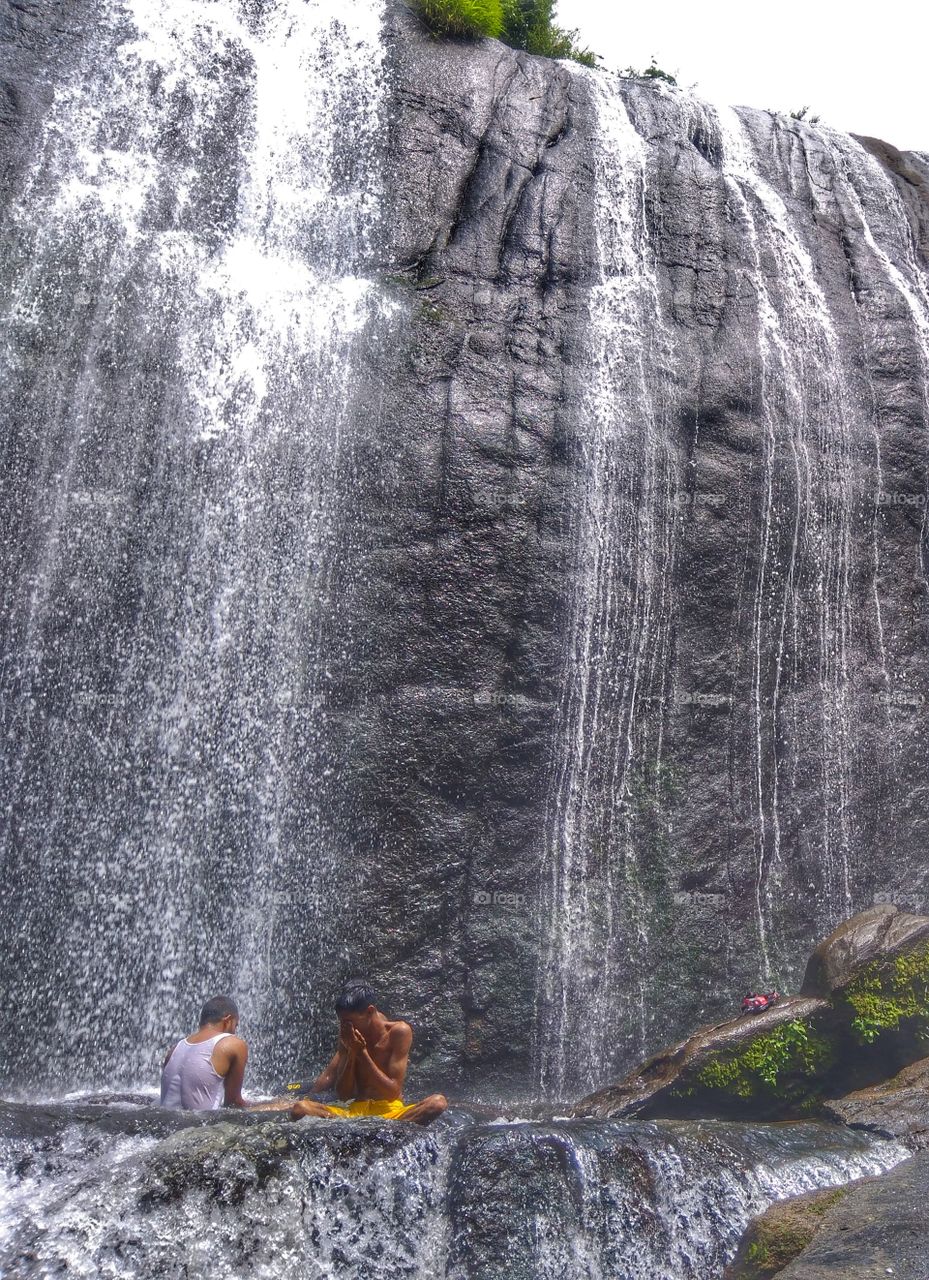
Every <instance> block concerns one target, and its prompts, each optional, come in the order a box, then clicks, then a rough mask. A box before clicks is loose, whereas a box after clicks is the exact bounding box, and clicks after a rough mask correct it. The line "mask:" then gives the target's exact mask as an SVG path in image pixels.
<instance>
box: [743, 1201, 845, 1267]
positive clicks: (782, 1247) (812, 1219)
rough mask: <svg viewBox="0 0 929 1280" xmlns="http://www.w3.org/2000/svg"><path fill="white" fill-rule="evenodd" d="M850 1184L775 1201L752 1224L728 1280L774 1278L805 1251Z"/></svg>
mask: <svg viewBox="0 0 929 1280" xmlns="http://www.w3.org/2000/svg"><path fill="white" fill-rule="evenodd" d="M847 1190H848V1187H847V1186H845V1187H829V1188H826V1189H825V1190H822V1191H814V1192H811V1193H809V1194H807V1195H803V1196H796V1197H794V1198H792V1199H790V1200H784V1201H781V1202H780V1203H777V1204H773V1205H771V1207H770V1208H769V1209H768V1210H767V1211H766V1212H765V1213H763V1214H762V1215H761V1217H760V1218H756V1219H755V1220H754V1222H752V1224H751V1225H750V1226H749V1228H748V1231H747V1232H746V1234H745V1236H744V1237H743V1240H742V1243H741V1245H740V1247H739V1252H738V1254H737V1255H736V1257H735V1259H734V1260H733V1262H732V1263H731V1265H730V1266H729V1268H728V1269H727V1271H726V1274H725V1280H770V1278H771V1277H773V1276H776V1275H777V1274H778V1273H779V1272H780V1271H782V1270H783V1268H784V1267H786V1266H787V1265H788V1264H789V1263H791V1262H792V1261H793V1260H794V1258H796V1257H797V1256H798V1255H799V1254H801V1253H802V1252H803V1250H804V1249H805V1248H806V1247H807V1245H808V1244H809V1243H810V1242H811V1241H812V1239H813V1237H814V1236H815V1235H816V1232H817V1231H818V1229H819V1226H820V1224H821V1222H822V1219H823V1216H824V1215H825V1214H826V1212H827V1211H828V1210H829V1209H831V1208H832V1206H833V1205H834V1204H836V1203H838V1201H839V1200H841V1199H842V1197H843V1196H844V1195H845V1193H846V1192H847Z"/></svg>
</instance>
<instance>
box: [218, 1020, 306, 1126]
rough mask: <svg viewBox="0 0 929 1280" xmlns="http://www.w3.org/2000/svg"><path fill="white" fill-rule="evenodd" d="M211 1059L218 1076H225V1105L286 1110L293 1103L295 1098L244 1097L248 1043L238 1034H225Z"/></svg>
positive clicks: (264, 1109)
mask: <svg viewBox="0 0 929 1280" xmlns="http://www.w3.org/2000/svg"><path fill="white" fill-rule="evenodd" d="M210 1061H211V1062H212V1063H213V1069H214V1071H215V1072H216V1074H217V1075H218V1076H222V1077H223V1086H224V1090H225V1096H224V1098H223V1106H224V1107H241V1108H242V1109H243V1110H245V1111H284V1110H285V1109H286V1108H289V1107H291V1106H292V1105H293V1098H274V1099H272V1100H270V1101H268V1102H246V1100H245V1099H244V1098H243V1097H242V1084H243V1082H244V1080H245V1067H246V1064H247V1063H248V1045H247V1044H246V1043H245V1041H244V1040H240V1039H239V1037H238V1036H224V1037H223V1039H222V1040H220V1042H219V1044H218V1045H216V1047H215V1048H214V1050H213V1054H212V1057H211V1059H210Z"/></svg>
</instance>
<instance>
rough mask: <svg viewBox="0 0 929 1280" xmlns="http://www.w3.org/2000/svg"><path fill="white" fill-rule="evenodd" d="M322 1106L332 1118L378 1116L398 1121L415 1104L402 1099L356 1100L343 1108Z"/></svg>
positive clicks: (326, 1104)
mask: <svg viewBox="0 0 929 1280" xmlns="http://www.w3.org/2000/svg"><path fill="white" fill-rule="evenodd" d="M323 1105H324V1106H325V1107H326V1110H327V1111H328V1112H330V1113H331V1114H332V1115H334V1116H353V1117H358V1116H380V1117H381V1119H383V1120H399V1119H400V1117H401V1116H405V1115H406V1113H407V1112H408V1111H412V1110H413V1108H414V1107H415V1106H416V1103H415V1102H410V1103H406V1102H404V1101H403V1099H402V1098H356V1099H355V1101H354V1102H350V1103H349V1104H348V1105H347V1106H345V1107H330V1106H329V1104H328V1103H324V1104H323Z"/></svg>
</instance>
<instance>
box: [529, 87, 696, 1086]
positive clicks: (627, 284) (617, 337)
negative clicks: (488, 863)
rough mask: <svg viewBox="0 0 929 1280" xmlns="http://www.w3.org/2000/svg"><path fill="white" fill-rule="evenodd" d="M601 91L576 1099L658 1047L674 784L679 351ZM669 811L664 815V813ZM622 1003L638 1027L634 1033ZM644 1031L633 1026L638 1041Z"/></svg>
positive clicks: (561, 967) (586, 433)
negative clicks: (669, 694)
mask: <svg viewBox="0 0 929 1280" xmlns="http://www.w3.org/2000/svg"><path fill="white" fill-rule="evenodd" d="M618 85H619V82H618V78H616V79H615V80H613V79H611V78H609V77H604V76H598V77H597V78H596V80H593V81H592V91H593V96H594V101H595V103H596V109H597V118H598V138H597V150H596V155H597V161H598V165H599V172H598V175H597V195H596V215H595V217H596V237H597V241H596V247H597V260H598V264H599V273H600V274H599V281H598V282H597V283H596V284H595V285H594V286H593V287H592V289H591V295H590V302H589V353H588V359H587V362H586V365H585V377H586V378H587V379H588V387H587V390H586V393H585V395H584V398H583V403H582V405H581V407H580V410H579V415H578V435H579V437H580V440H579V449H580V451H581V460H582V468H583V477H584V479H583V483H584V486H585V490H584V494H583V507H582V509H581V510H580V511H579V513H578V516H577V520H576V531H575V537H576V541H577V550H578V560H577V566H576V569H575V574H576V584H575V588H574V599H573V616H572V621H571V631H570V636H569V640H568V644H567V654H566V663H565V668H564V676H563V680H564V689H563V700H562V705H561V707H560V711H559V717H560V719H559V723H560V725H561V728H560V731H559V737H560V747H559V751H560V755H559V761H558V768H557V775H556V778H555V780H554V783H553V786H552V788H551V800H550V805H549V811H548V813H547V817H546V838H547V839H548V840H549V841H550V844H549V849H548V854H547V865H548V867H549V869H550V876H551V880H550V883H549V884H548V885H547V886H546V895H545V900H544V903H543V908H542V910H543V917H542V924H543V930H544V936H543V942H542V956H541V966H540V968H541V980H540V993H539V1008H538V1017H537V1025H538V1027H539V1031H538V1035H539V1045H538V1052H537V1064H538V1072H539V1075H538V1084H539V1087H540V1090H541V1091H542V1092H543V1093H547V1094H549V1095H552V1094H554V1095H555V1096H563V1094H564V1091H565V1089H566V1088H567V1087H568V1086H572V1087H573V1086H578V1087H583V1086H590V1085H591V1084H593V1082H594V1081H595V1080H596V1079H598V1078H600V1077H601V1073H602V1072H603V1071H604V1069H606V1067H607V1064H609V1063H610V1062H611V1061H614V1060H615V1059H616V1057H617V1055H618V1054H621V1053H622V1052H623V1051H624V1050H626V1051H628V1050H629V1048H630V1047H632V1048H635V1047H637V1046H638V1047H641V1044H642V1042H643V1039H644V1028H645V1013H646V1011H645V994H646V986H647V966H648V903H647V899H648V888H647V886H646V883H645V877H646V876H647V875H648V874H649V873H652V872H653V866H652V865H650V864H652V863H654V862H655V861H657V858H658V854H657V851H655V850H650V849H646V848H644V847H643V838H642V829H643V826H644V822H643V812H646V811H650V810H651V808H652V806H653V805H654V804H655V801H654V797H655V795H656V793H657V791H659V790H660V788H661V785H662V780H661V734H662V728H663V723H664V697H665V689H666V686H665V681H666V677H667V669H668V646H669V643H670V632H669V625H668V617H669V613H670V607H669V602H668V599H667V593H668V590H669V586H670V582H669V579H670V573H669V567H670V559H671V532H672V531H671V523H670V521H669V520H668V519H667V518H666V512H667V510H668V507H669V505H670V475H669V461H668V456H667V446H666V436H667V432H666V430H665V424H666V420H667V416H668V413H669V405H668V402H667V395H668V392H667V387H668V382H669V378H668V373H667V371H668V367H669V361H670V355H669V348H668V337H667V334H666V333H665V330H664V328H663V326H662V322H661V315H662V307H661V298H660V286H659V282H658V278H657V273H656V268H655V262H654V257H653V249H652V246H651V244H650V241H649V232H648V226H647V218H646V200H647V191H646V180H647V179H646V145H645V143H644V141H643V139H642V138H641V137H640V136H639V134H638V133H637V132H636V130H635V128H634V127H633V125H632V123H631V121H630V119H629V116H628V114H627V111H626V108H625V105H624V103H623V100H622V97H621V96H620V93H619V87H618ZM656 807H657V806H656ZM619 1002H621V1003H622V1007H623V1010H624V1012H625V1013H626V1014H627V1015H628V1017H627V1018H626V1019H622V1018H619V1017H617V1013H616V1004H617V1003H619ZM630 1022H631V1026H630V1025H629V1024H630Z"/></svg>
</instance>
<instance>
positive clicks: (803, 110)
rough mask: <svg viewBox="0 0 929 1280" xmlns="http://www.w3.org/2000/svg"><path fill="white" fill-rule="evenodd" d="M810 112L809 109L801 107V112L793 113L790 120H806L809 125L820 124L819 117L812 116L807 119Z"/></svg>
mask: <svg viewBox="0 0 929 1280" xmlns="http://www.w3.org/2000/svg"><path fill="white" fill-rule="evenodd" d="M808 111H809V107H801V108H800V110H799V111H791V113H790V118H791V120H806V122H807V124H819V116H810V117H809V119H807V114H806V113H807V112H808Z"/></svg>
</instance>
